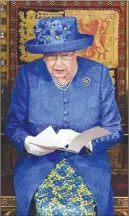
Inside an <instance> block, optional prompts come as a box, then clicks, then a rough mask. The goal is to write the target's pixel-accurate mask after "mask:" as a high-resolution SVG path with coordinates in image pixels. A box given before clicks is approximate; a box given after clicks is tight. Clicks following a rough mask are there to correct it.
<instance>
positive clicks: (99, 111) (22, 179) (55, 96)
mask: <svg viewBox="0 0 129 216" xmlns="http://www.w3.org/2000/svg"><path fill="white" fill-rule="evenodd" d="M77 61H78V72H77V74H76V76H75V77H74V79H73V81H72V84H71V86H70V88H69V89H68V90H67V91H61V90H60V89H58V88H57V87H56V86H55V84H54V83H53V81H52V79H51V76H50V74H49V72H48V70H47V67H46V65H45V62H44V61H43V60H42V59H38V60H36V61H33V62H31V63H27V64H25V65H22V66H21V67H20V68H19V71H18V73H17V79H16V84H15V87H14V89H13V92H12V99H11V104H10V109H9V112H8V117H7V124H6V130H5V136H6V137H9V138H10V139H11V140H12V142H13V144H14V145H15V147H16V149H17V150H18V151H19V152H21V153H22V154H21V157H20V158H19V159H18V161H17V164H16V167H15V171H14V186H15V193H16V199H17V215H18V216H21V215H22V216H27V215H28V211H29V205H30V201H31V199H32V197H33V195H34V193H35V191H36V189H37V187H38V186H39V184H40V183H41V182H42V181H43V179H44V178H45V177H46V176H47V175H48V174H49V172H50V171H51V170H52V169H53V168H54V167H55V165H56V163H59V161H60V160H61V159H62V156H65V157H66V158H67V160H69V162H70V163H71V165H72V166H73V168H74V169H75V170H76V172H78V174H79V175H80V176H81V177H82V178H83V180H84V182H85V184H86V185H87V186H88V187H89V189H90V190H91V191H92V193H93V195H94V198H95V201H96V205H97V209H98V214H99V216H106V215H107V216H113V212H114V209H113V195H112V189H111V184H110V183H111V172H110V165H109V158H108V154H107V149H108V148H109V147H111V146H112V145H113V144H116V143H117V142H118V141H119V140H120V139H121V136H122V129H121V125H120V115H119V111H118V108H117V104H116V100H115V94H114V86H113V84H112V81H111V78H110V74H109V71H108V69H107V67H106V66H105V65H103V64H99V63H97V62H94V61H91V60H88V59H85V58H81V57H77ZM83 78H85V79H87V78H88V79H89V80H90V82H89V85H86V84H85V83H84V82H83ZM49 125H52V127H53V128H54V130H55V131H56V132H58V131H59V130H60V129H62V128H63V129H66V128H69V129H72V130H75V131H77V132H82V131H84V130H87V129H90V128H92V127H95V126H101V127H104V128H106V129H108V130H110V131H111V134H110V135H108V136H105V137H101V138H97V139H94V140H92V146H93V154H92V155H88V154H86V153H85V151H83V150H82V151H81V152H80V153H78V154H75V153H68V152H62V151H55V152H54V153H50V154H47V155H45V156H39V157H38V156H34V155H32V154H24V140H25V138H26V136H28V135H31V136H36V135H37V134H38V133H40V132H41V131H42V130H44V129H45V128H46V127H48V126H49Z"/></svg>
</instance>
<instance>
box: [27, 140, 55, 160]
mask: <svg viewBox="0 0 129 216" xmlns="http://www.w3.org/2000/svg"><path fill="white" fill-rule="evenodd" d="M34 140H35V137H33V136H27V137H26V139H25V143H24V147H25V149H26V150H27V152H28V153H30V154H33V155H36V156H42V155H46V154H49V153H51V152H54V151H55V149H52V148H45V147H42V146H39V145H35V144H32V143H34Z"/></svg>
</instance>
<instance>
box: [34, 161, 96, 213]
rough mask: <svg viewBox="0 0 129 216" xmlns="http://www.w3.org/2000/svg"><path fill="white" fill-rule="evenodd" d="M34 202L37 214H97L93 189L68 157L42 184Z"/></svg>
mask: <svg viewBox="0 0 129 216" xmlns="http://www.w3.org/2000/svg"><path fill="white" fill-rule="evenodd" d="M34 202H35V205H36V211H37V213H36V216H77V215H79V216H81V215H83V216H97V211H96V204H95V200H94V197H93V195H92V193H91V191H90V190H89V189H88V187H87V186H86V185H85V184H84V182H83V180H82V178H81V177H80V176H79V175H78V174H77V173H76V172H75V170H74V169H73V168H72V167H71V165H70V163H69V162H68V161H67V160H66V159H63V160H61V161H60V163H59V164H57V165H56V167H55V168H54V169H53V170H52V171H51V172H50V174H49V175H48V176H47V177H46V178H45V179H44V181H43V182H42V183H41V184H40V186H39V187H38V189H37V191H36V193H35V195H34Z"/></svg>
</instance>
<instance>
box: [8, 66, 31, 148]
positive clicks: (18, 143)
mask: <svg viewBox="0 0 129 216" xmlns="http://www.w3.org/2000/svg"><path fill="white" fill-rule="evenodd" d="M28 131H29V130H28V85H27V79H26V76H25V73H24V66H21V67H20V68H19V70H18V72H17V77H16V83H15V86H14V88H13V91H12V95H11V104H10V107H9V111H8V115H7V119H6V128H5V132H4V135H5V136H6V138H8V139H10V140H11V141H12V142H13V144H14V146H15V147H16V149H17V150H18V152H23V149H24V140H25V138H26V137H27V136H29V132H28Z"/></svg>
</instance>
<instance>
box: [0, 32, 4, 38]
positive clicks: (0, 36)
mask: <svg viewBox="0 0 129 216" xmlns="http://www.w3.org/2000/svg"><path fill="white" fill-rule="evenodd" d="M0 38H1V39H4V38H5V32H4V31H1V33H0Z"/></svg>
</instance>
